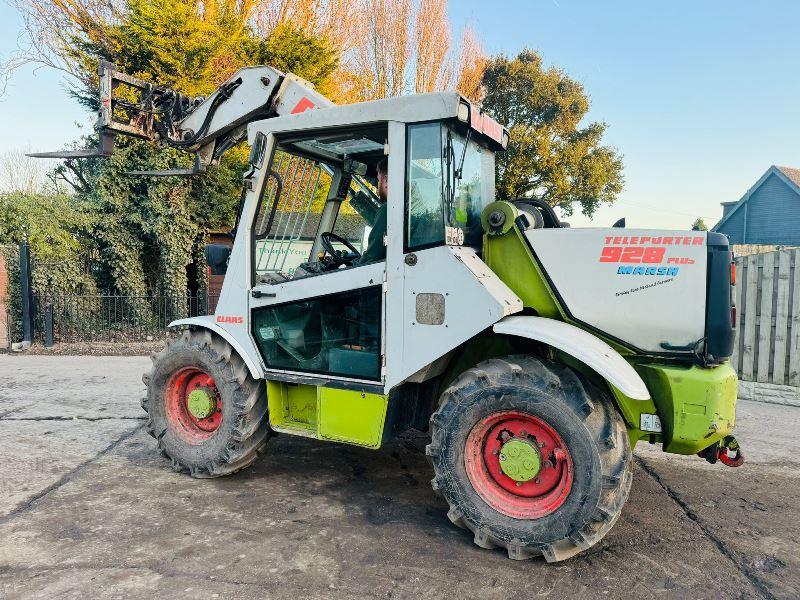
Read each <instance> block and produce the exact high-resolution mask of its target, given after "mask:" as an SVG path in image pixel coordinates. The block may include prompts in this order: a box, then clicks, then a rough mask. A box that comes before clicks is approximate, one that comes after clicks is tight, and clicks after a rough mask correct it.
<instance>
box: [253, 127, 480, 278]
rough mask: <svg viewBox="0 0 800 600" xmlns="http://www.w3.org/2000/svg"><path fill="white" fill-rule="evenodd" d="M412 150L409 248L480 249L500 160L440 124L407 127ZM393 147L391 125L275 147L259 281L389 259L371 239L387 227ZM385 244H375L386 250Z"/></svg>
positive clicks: (260, 231) (260, 236)
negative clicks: (380, 175) (386, 186)
mask: <svg viewBox="0 0 800 600" xmlns="http://www.w3.org/2000/svg"><path fill="white" fill-rule="evenodd" d="M407 146H408V149H407V158H406V167H407V168H406V174H405V175H406V186H405V191H406V198H405V204H406V206H405V216H404V219H405V225H406V227H405V229H406V232H405V236H404V237H405V240H404V241H405V247H406V248H407V249H409V250H422V249H426V248H431V247H434V246H438V245H444V244H449V245H456V246H470V247H473V248H474V249H475V250H476V251H477V252H480V250H481V240H482V235H483V231H482V229H481V224H480V215H481V211H482V210H483V208H484V207H485V206H486V205H487V204H489V202H491V201H492V200H493V199H494V196H493V182H494V173H493V170H494V159H493V154H492V153H491V152H490V151H489V150H487V149H486V148H484V147H482V146H481V145H480V144H479V143H478V142H477V141H476V140H475V139H471V135H470V134H469V133H467V134H466V135H465V134H464V132H463V131H459V129H458V128H455V127H453V126H452V125H448V124H445V123H443V122H431V123H422V124H414V125H410V126H409V127H408V132H407ZM387 149H388V136H387V127H386V125H380V126H373V127H369V128H364V129H359V130H353V131H346V132H344V131H326V132H324V133H315V134H314V135H311V136H309V135H308V134H305V135H302V134H301V135H294V136H290V137H285V138H282V139H279V140H278V145H277V147H276V151H275V153H274V155H273V158H272V161H271V164H270V169H269V175H268V177H269V181H268V185H267V186H265V187H264V190H263V194H262V197H261V200H260V203H259V210H258V216H257V219H256V227H255V231H254V233H255V238H256V240H257V241H256V245H255V255H254V259H255V260H254V265H255V275H256V278H255V283H256V284H259V283H281V282H285V281H289V280H292V279H298V278H301V277H308V276H312V275H319V274H322V273H327V272H330V271H334V270H337V269H343V268H351V267H357V266H362V265H364V264H368V263H370V262H376V261H378V260H382V259H383V258H385V250H384V251H383V252H381V251H380V250H378V251H377V252H376V251H375V248H370V233H371V232H372V229H373V228H374V227H375V226H376V224H378V225H379V226H382V230H383V231H385V229H386V215H385V212H386V209H387V207H386V206H384V204H385V202H386V200H383V199H381V197H380V195H379V193H378V180H377V171H378V168H379V165H380V164H381V163H383V164H384V165H385V164H386V160H387ZM402 200H403V199H402V198H401V201H402ZM389 201H392V202H396V201H397V199H396V198H391V199H389ZM381 212H383V213H384V214H383V215H381ZM381 237H382V236H377V237H376V236H375V235H373V236H372V240H371V243H372V244H373V245H374V244H381V245H383V246H384V248H385V244H386V240H385V239H381Z"/></svg>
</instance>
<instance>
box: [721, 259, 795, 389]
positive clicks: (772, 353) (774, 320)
mask: <svg viewBox="0 0 800 600" xmlns="http://www.w3.org/2000/svg"><path fill="white" fill-rule="evenodd" d="M736 271H737V273H736V276H737V281H736V306H737V318H738V324H737V338H736V344H735V346H734V354H733V357H732V362H733V365H734V367H735V368H736V370H737V372H738V373H739V378H740V379H742V380H744V381H755V382H760V383H772V384H777V385H790V386H800V250H798V249H794V250H778V251H775V252H767V253H762V254H751V255H749V256H740V257H737V258H736Z"/></svg>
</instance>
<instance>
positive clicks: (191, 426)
mask: <svg viewBox="0 0 800 600" xmlns="http://www.w3.org/2000/svg"><path fill="white" fill-rule="evenodd" d="M195 390H199V391H201V392H203V393H204V395H205V396H206V397H207V398H208V399H209V401H210V403H211V404H210V410H209V414H208V415H207V416H198V415H196V414H193V413H192V411H191V410H190V405H189V396H190V394H191V393H192V392H193V391H195ZM166 409H167V410H166V413H167V420H168V421H169V424H170V427H171V428H172V430H173V431H175V432H176V433H177V434H178V435H180V436H181V437H182V438H183V439H185V440H186V441H188V442H189V443H201V442H203V441H204V440H207V439H208V438H210V437H211V436H212V435H214V432H216V431H217V429H219V426H220V423H222V397H221V396H220V393H219V390H218V389H217V384H216V383H215V382H214V378H213V377H211V376H210V375H209V374H208V373H206V372H205V371H203V370H202V369H199V368H197V367H185V368H183V369H180V370H179V371H176V372H175V373H173V374H172V376H171V377H170V378H169V381H168V382H167V388H166Z"/></svg>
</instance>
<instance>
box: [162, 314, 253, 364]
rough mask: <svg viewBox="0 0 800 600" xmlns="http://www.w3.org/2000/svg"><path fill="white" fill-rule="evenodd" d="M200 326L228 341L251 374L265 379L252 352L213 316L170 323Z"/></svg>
mask: <svg viewBox="0 0 800 600" xmlns="http://www.w3.org/2000/svg"><path fill="white" fill-rule="evenodd" d="M180 326H184V327H199V328H202V329H208V330H209V331H211V332H213V333H216V334H217V335H218V336H220V337H221V338H222V339H224V340H225V341H226V342H228V343H229V344H230V345H231V347H232V348H233V349H234V350H235V351H236V353H237V354H238V355H239V356H240V357H241V359H242V360H243V361H244V364H246V365H247V369H248V370H249V371H250V375H252V376H253V379H264V371H263V369H262V368H261V366H260V365H259V364H258V363H257V362H256V361H254V360H253V356H252V353H249V354H248V352H247V350H246V349H245V348H244V347H242V345H241V344H240V343H239V342H238V341H237V340H236V338H234V337H233V336H232V335H231V334H230V333H229V332H228V331H225V330H224V329H223V328H222V327H220V326H219V325H217V324H216V323H215V322H214V317H213V316H202V317H192V318H191V319H180V320H178V321H173V322H172V323H170V324H169V325H168V327H169V328H170V329H171V328H173V327H180Z"/></svg>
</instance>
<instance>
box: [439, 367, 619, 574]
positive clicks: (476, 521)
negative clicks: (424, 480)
mask: <svg viewBox="0 0 800 600" xmlns="http://www.w3.org/2000/svg"><path fill="white" fill-rule="evenodd" d="M426 452H427V454H428V455H429V456H430V458H431V461H432V462H433V466H434V471H435V477H434V479H433V481H432V485H433V487H434V489H435V490H437V491H438V492H439V493H441V495H442V496H444V498H445V500H447V502H448V503H449V504H450V511H449V512H448V517H449V518H450V520H451V521H452V522H453V523H455V524H456V525H458V526H460V527H465V528H467V529H470V530H471V531H472V532H473V533H474V541H475V543H476V544H477V545H478V546H481V547H483V548H495V547H501V548H505V549H506V550H507V552H508V555H509V557H510V558H513V559H526V558H530V557H532V556H537V555H540V554H541V555H544V557H545V559H546V560H547V561H548V562H555V561H560V560H565V559H567V558H570V557H571V556H574V555H575V554H577V553H578V552H581V551H583V550H586V549H587V548H589V547H590V546H592V545H594V544H596V543H597V542H598V541H600V539H602V537H603V536H604V535H605V534H606V533H608V531H609V530H610V529H611V527H612V526H613V525H614V523H615V522H616V520H617V519H618V518H619V515H620V513H621V511H622V507H623V505H624V504H625V501H626V500H627V498H628V494H629V492H630V487H631V480H632V471H631V448H630V444H629V442H628V436H627V432H626V428H625V424H624V422H623V420H622V418H621V417H620V415H619V414H618V412H617V411H616V409H615V407H614V406H613V404H612V402H611V401H610V399H608V398H607V397H606V396H605V395H604V394H603V393H602V392H601V391H600V390H598V389H596V388H594V387H592V386H591V385H590V384H589V383H588V382H586V381H585V380H583V379H582V378H580V377H579V376H578V375H577V374H576V373H575V372H574V371H572V370H571V369H569V368H567V367H564V366H562V365H558V364H555V363H552V362H547V361H544V360H538V359H535V358H532V357H528V356H512V357H508V358H503V359H491V360H487V361H485V362H482V363H480V364H479V365H477V366H476V367H474V368H472V369H469V370H468V371H466V372H464V373H463V374H462V375H461V376H460V377H458V379H456V381H455V382H454V383H453V384H452V385H451V386H450V387H449V388H448V389H447V390H445V392H444V393H443V394H442V398H441V403H440V406H439V409H438V410H437V411H436V412H435V413H434V414H433V416H432V417H431V444H430V445H429V446H428V447H427V449H426Z"/></svg>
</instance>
